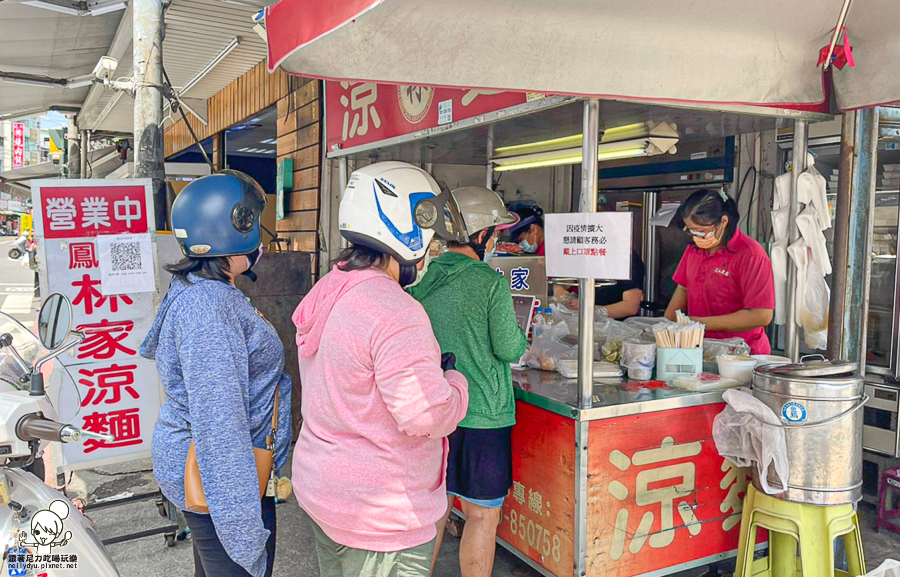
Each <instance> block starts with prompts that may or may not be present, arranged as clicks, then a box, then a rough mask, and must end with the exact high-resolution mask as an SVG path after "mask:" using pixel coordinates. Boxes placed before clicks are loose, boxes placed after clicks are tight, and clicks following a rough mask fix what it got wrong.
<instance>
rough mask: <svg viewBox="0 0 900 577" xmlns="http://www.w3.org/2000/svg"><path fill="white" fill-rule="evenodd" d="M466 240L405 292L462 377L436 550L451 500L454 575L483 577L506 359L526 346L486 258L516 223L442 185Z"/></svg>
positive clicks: (498, 484)
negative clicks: (456, 530)
mask: <svg viewBox="0 0 900 577" xmlns="http://www.w3.org/2000/svg"><path fill="white" fill-rule="evenodd" d="M450 197H451V199H452V203H453V204H454V206H453V207H452V210H450V212H451V213H453V214H457V215H458V219H459V222H456V223H454V226H453V228H454V230H457V231H460V232H461V233H462V237H463V238H466V239H467V242H461V241H460V240H457V241H455V242H450V243H449V244H448V252H446V253H445V254H443V255H441V256H440V257H438V258H437V259H435V260H434V261H432V262H431V265H430V266H429V267H428V272H427V273H426V274H425V277H424V278H423V279H422V282H421V283H419V284H418V285H416V286H415V287H413V288H411V289H410V294H411V295H412V296H413V298H415V299H416V300H418V301H419V302H421V303H422V306H423V307H425V312H427V313H428V317H429V318H430V319H431V326H432V328H433V329H434V334H435V336H436V337H437V340H438V343H439V344H440V345H441V351H443V352H445V353H446V352H453V353H455V354H456V359H457V362H456V366H457V369H458V370H459V371H460V372H461V373H462V374H463V375H465V376H466V379H467V380H468V382H469V410H468V412H467V413H466V418H465V419H463V420H462V422H461V423H460V424H459V428H458V429H456V431H455V432H454V433H453V434H451V435H450V454H449V458H448V466H447V494H448V495H447V496H448V499H447V501H446V502H445V508H446V514H445V515H444V517H443V518H442V519H441V521H440V522H439V523H438V526H437V535H438V537H437V543H436V545H435V557H436V556H437V554H436V552H437V551H438V550H439V548H440V544H441V537H442V535H443V532H444V525H445V524H446V521H447V516H448V515H449V512H450V506H451V504H452V502H453V499H454V498H455V497H459V498H460V501H461V502H462V509H463V512H464V513H465V515H466V526H465V529H464V530H463V535H462V542H461V544H460V551H459V561H460V570H461V573H462V577H489V576H490V574H491V568H492V566H493V562H494V548H495V539H496V536H497V524H498V522H499V520H500V515H501V507H502V505H503V498H504V496H505V495H506V493H507V492H508V491H509V488H510V487H511V486H512V446H511V436H510V433H511V429H512V426H513V425H514V424H515V421H516V418H515V399H514V397H513V385H512V373H511V371H510V363H512V362H515V361H518V360H519V358H520V357H521V356H522V355H523V354H524V353H525V348H526V344H527V343H526V340H525V334H524V333H523V332H522V330H521V329H520V328H519V326H518V325H517V324H516V314H515V310H514V309H513V300H512V295H511V293H510V291H509V282H508V281H507V280H506V279H505V278H504V277H503V276H502V275H500V274H497V272H496V271H495V270H494V269H493V268H492V267H491V266H490V265H488V264H487V261H489V260H490V259H491V257H492V256H493V254H494V251H495V249H496V245H497V233H498V232H499V231H501V230H503V229H505V228H507V227H509V226H512V225H513V224H515V223H516V222H517V220H518V217H517V216H516V215H515V214H513V213H510V212H509V211H508V210H507V209H506V207H505V206H504V204H503V201H502V200H501V199H500V197H499V196H497V193H495V192H494V191H492V190H488V189H487V188H483V187H478V186H466V187H462V188H457V189H455V190H453V191H451V192H450Z"/></svg>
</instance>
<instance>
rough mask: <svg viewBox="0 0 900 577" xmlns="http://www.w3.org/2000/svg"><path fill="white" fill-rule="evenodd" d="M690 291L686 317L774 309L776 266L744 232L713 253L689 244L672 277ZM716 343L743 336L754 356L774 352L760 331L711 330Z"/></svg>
mask: <svg viewBox="0 0 900 577" xmlns="http://www.w3.org/2000/svg"><path fill="white" fill-rule="evenodd" d="M672 280H674V281H675V282H676V283H678V284H679V285H681V286H683V287H684V288H685V289H687V311H686V312H687V314H688V315H690V316H697V317H712V316H721V315H727V314H731V313H733V312H737V311H739V310H742V309H773V310H774V309H775V282H774V279H773V276H772V261H771V260H770V259H769V255H767V254H766V251H765V249H763V247H762V246H761V245H760V244H759V243H758V242H756V240H755V239H753V238H750V237H749V236H747V235H745V234H744V233H742V232H741V231H740V229H738V230H736V231H735V233H734V236H732V237H731V240H730V241H728V244H727V245H726V246H725V248H720V249H719V250H717V251H716V252H714V253H713V254H709V253H708V252H706V251H705V250H702V249H699V248H697V247H696V246H695V245H694V244H693V243H691V244H690V245H689V246H688V247H687V248H686V249H685V251H684V256H682V257H681V262H680V263H678V268H677V269H676V270H675V274H674V275H673V277H672ZM706 336H707V337H710V338H713V339H727V338H729V337H742V338H743V339H744V340H745V341H747V344H748V345H750V352H751V353H753V354H764V355H767V354H769V353H770V352H771V351H772V347H771V345H770V344H769V338H768V337H767V336H766V333H765V331H764V330H763V328H762V327H758V328H755V329H752V330H749V331H742V332H726V331H707V332H706Z"/></svg>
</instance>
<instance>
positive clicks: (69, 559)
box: [0, 293, 119, 577]
mask: <svg viewBox="0 0 900 577" xmlns="http://www.w3.org/2000/svg"><path fill="white" fill-rule="evenodd" d="M0 317H5V315H4V314H3V313H0ZM7 318H8V317H7ZM7 318H0V326H2V327H9V326H13V327H14V326H15V325H18V323H16V322H15V321H13V323H9V322H8V320H7ZM18 326H19V327H21V325H18ZM38 336H39V338H40V345H43V347H41V346H39V345H38V343H37V342H36V341H37V339H35V337H34V335H32V334H31V333H29V332H28V331H22V330H17V331H11V332H5V333H3V334H0V460H2V461H0V463H2V464H0V547H2V563H0V574H2V575H9V576H10V577H26V576H29V577H30V576H33V575H42V576H43V575H46V577H64V576H66V577H87V576H89V575H90V576H91V577H118V575H119V572H118V570H117V569H116V566H115V563H113V560H112V558H110V556H109V553H107V551H106V549H105V548H104V546H103V543H102V542H101V541H100V538H99V537H98V536H97V534H96V533H95V532H94V528H93V523H92V522H91V521H90V520H89V519H88V518H87V517H85V516H84V515H83V514H82V513H81V511H80V510H79V509H78V508H77V507H75V506H74V505H73V504H72V503H71V502H70V501H69V499H67V498H66V497H65V496H64V495H63V494H62V493H60V492H58V491H56V490H54V489H52V488H50V487H48V486H47V485H45V484H44V483H43V481H42V480H41V479H38V478H37V477H36V476H34V475H33V474H31V473H29V472H26V471H25V470H24V468H25V467H28V466H29V465H31V464H32V463H33V462H34V461H35V459H36V458H38V455H40V454H41V452H42V450H43V449H44V448H45V447H46V446H47V445H48V443H50V442H60V443H74V442H76V441H79V440H86V439H97V440H104V441H113V440H115V439H114V437H113V436H112V435H107V434H100V433H95V432H92V431H86V430H84V429H80V428H78V427H75V426H73V425H68V424H65V423H60V422H57V421H56V419H57V418H58V415H57V412H56V409H55V408H54V407H53V405H52V404H51V403H50V399H49V398H48V397H47V394H46V390H45V388H44V375H43V373H42V372H41V367H42V366H43V365H44V364H45V363H47V362H48V361H51V360H52V359H54V358H56V357H57V356H59V355H61V354H62V353H63V352H65V351H66V350H68V349H70V348H72V347H73V346H75V345H77V344H79V343H81V342H82V341H83V340H84V334H83V333H78V332H75V331H72V305H71V303H70V302H69V300H68V299H67V298H66V297H65V296H63V295H61V294H58V293H56V294H52V295H50V297H49V298H48V299H47V300H46V301H45V302H44V304H43V306H42V307H41V310H40V313H39V315H38ZM29 337H30V338H29Z"/></svg>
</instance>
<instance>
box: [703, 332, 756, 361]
mask: <svg viewBox="0 0 900 577" xmlns="http://www.w3.org/2000/svg"><path fill="white" fill-rule="evenodd" d="M749 354H750V345H748V344H747V342H746V341H744V339H742V338H741V337H731V338H730V339H710V338H706V339H703V362H704V363H714V362H716V357H718V356H719V355H742V356H746V355H749Z"/></svg>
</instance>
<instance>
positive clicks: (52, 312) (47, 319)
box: [38, 293, 72, 351]
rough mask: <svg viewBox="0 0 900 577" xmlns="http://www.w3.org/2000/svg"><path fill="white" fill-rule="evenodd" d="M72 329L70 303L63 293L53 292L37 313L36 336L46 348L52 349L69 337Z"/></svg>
mask: <svg viewBox="0 0 900 577" xmlns="http://www.w3.org/2000/svg"><path fill="white" fill-rule="evenodd" d="M71 330H72V303H70V302H69V299H68V298H66V296H65V295H63V294H60V293H53V294H52V295H50V296H49V297H47V300H45V301H44V304H43V305H41V312H40V313H39V314H38V338H40V339H41V344H43V345H44V348H45V349H47V350H50V351H52V350H54V349H56V348H57V347H59V346H60V345H62V344H63V343H64V342H66V339H67V338H68V337H69V333H70V332H71Z"/></svg>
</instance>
